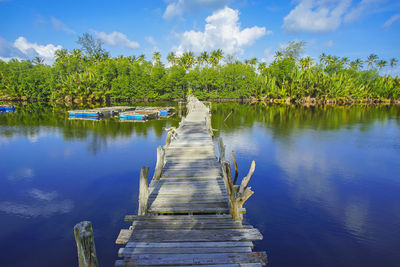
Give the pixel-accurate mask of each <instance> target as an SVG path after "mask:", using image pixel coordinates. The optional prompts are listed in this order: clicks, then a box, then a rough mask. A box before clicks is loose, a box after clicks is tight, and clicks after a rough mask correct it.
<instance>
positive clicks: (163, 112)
mask: <svg viewBox="0 0 400 267" xmlns="http://www.w3.org/2000/svg"><path fill="white" fill-rule="evenodd" d="M136 110H145V111H148V110H152V111H157V112H158V115H159V116H160V117H168V116H171V115H172V114H173V112H174V110H175V108H173V107H136Z"/></svg>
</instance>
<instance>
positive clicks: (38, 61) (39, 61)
mask: <svg viewBox="0 0 400 267" xmlns="http://www.w3.org/2000/svg"><path fill="white" fill-rule="evenodd" d="M43 62H44V59H43V58H41V57H35V58H34V59H33V60H32V63H33V64H35V65H42V64H43Z"/></svg>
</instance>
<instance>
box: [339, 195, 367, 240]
mask: <svg viewBox="0 0 400 267" xmlns="http://www.w3.org/2000/svg"><path fill="white" fill-rule="evenodd" d="M344 215H345V218H344V219H345V222H344V223H345V226H346V228H347V229H348V230H349V231H351V232H352V233H353V234H355V235H357V236H361V235H362V234H364V233H365V232H366V229H365V228H366V222H367V215H368V205H367V203H365V202H360V201H354V202H351V203H349V204H348V205H347V206H346V207H345V214H344Z"/></svg>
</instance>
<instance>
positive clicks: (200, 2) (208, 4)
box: [163, 0, 229, 20]
mask: <svg viewBox="0 0 400 267" xmlns="http://www.w3.org/2000/svg"><path fill="white" fill-rule="evenodd" d="M168 2H169V4H168V6H167V8H166V9H165V12H164V15H163V18H164V19H168V20H169V19H172V18H174V17H180V16H182V15H183V14H184V13H186V12H195V11H198V10H200V9H206V10H215V9H218V8H221V7H223V6H225V5H226V4H227V3H228V2H229V0H169V1H168Z"/></svg>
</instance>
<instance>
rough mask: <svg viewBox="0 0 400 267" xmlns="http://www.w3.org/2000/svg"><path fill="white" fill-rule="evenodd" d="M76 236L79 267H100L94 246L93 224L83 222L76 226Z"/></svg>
mask: <svg viewBox="0 0 400 267" xmlns="http://www.w3.org/2000/svg"><path fill="white" fill-rule="evenodd" d="M74 235H75V241H76V247H77V250H78V261H79V267H97V266H99V264H98V262H97V256H96V247H95V245H94V234H93V228H92V223H91V222H89V221H83V222H80V223H78V224H76V225H75V227H74Z"/></svg>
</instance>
